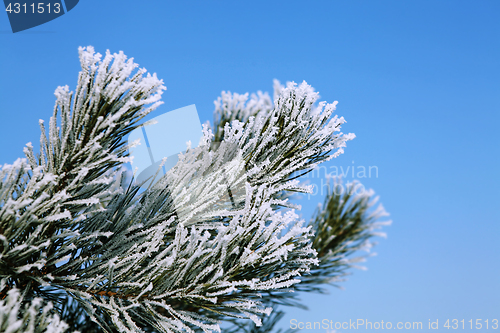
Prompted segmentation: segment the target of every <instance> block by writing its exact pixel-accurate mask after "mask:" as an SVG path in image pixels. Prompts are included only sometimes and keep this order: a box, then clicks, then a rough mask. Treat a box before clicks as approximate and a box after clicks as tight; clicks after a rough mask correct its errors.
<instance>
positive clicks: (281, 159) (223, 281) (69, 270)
mask: <svg viewBox="0 0 500 333" xmlns="http://www.w3.org/2000/svg"><path fill="white" fill-rule="evenodd" d="M80 62H81V64H82V72H80V76H79V81H78V85H77V88H76V91H75V93H74V94H73V93H70V92H69V89H68V88H67V87H63V88H58V89H57V90H56V96H57V102H56V107H55V109H54V114H53V117H52V118H51V120H50V125H49V131H48V136H47V135H46V133H45V128H44V125H43V122H40V126H41V129H42V135H41V148H40V154H39V155H38V156H35V154H34V152H33V148H32V145H31V144H28V145H27V147H26V149H25V154H26V157H27V160H18V161H16V162H15V163H14V164H13V165H5V166H4V167H2V169H1V170H0V279H1V281H2V283H1V285H0V299H4V300H5V299H6V300H7V301H6V302H7V303H5V304H14V303H15V302H24V303H25V304H28V307H29V306H32V307H33V306H35V307H36V304H35V305H29V304H30V303H29V302H32V301H33V300H37V299H39V298H40V299H43V302H45V303H44V304H47V306H49V305H48V304H54V305H53V306H54V310H53V311H52V310H51V311H52V312H51V315H52V314H57V315H58V316H60V318H62V320H64V321H65V322H66V324H61V325H62V326H61V327H63V326H64V327H66V328H67V329H71V330H73V329H85V330H88V331H99V329H98V328H97V327H98V326H96V325H94V324H92V323H95V324H98V325H99V327H100V329H102V330H103V331H105V332H118V331H119V332H137V331H145V332H153V331H159V332H181V331H187V332H193V331H199V330H200V329H201V330H203V331H204V332H211V331H220V327H219V323H220V322H221V320H227V319H228V318H233V319H231V320H232V321H233V322H234V323H237V325H240V324H241V323H242V322H243V320H246V319H251V320H252V321H253V322H254V323H255V325H256V326H255V327H253V328H250V331H252V332H261V331H262V329H263V328H266V329H271V328H272V326H273V325H274V323H275V322H276V321H277V320H278V319H279V316H280V315H279V314H277V315H274V316H271V317H266V316H267V315H269V314H270V312H271V310H272V306H275V305H276V304H282V305H296V306H298V305H300V303H298V301H297V299H296V298H295V297H293V296H289V295H290V293H289V292H288V291H289V290H290V288H292V287H293V286H296V285H297V283H299V282H301V281H302V283H301V284H299V287H296V289H297V290H306V291H309V290H312V291H315V290H317V288H316V287H315V286H314V285H317V284H318V283H323V282H325V281H327V280H328V281H330V280H329V279H330V278H331V277H334V276H336V275H335V274H337V272H338V270H339V269H340V268H342V267H344V266H341V265H340V264H339V263H342V264H343V265H345V263H344V262H342V261H341V260H338V257H339V256H342V255H344V256H346V255H349V254H350V253H351V252H352V251H354V250H356V249H358V248H359V247H360V246H361V245H360V244H358V243H356V241H361V240H364V239H366V238H367V237H369V236H371V235H373V233H372V234H370V235H368V234H367V233H366V232H365V231H366V230H368V229H369V227H367V226H365V225H364V223H365V222H367V221H368V223H370V220H369V219H368V220H367V219H366V217H365V215H363V214H361V215H359V214H358V212H360V211H362V212H365V211H366V210H364V207H365V206H366V205H365V202H364V201H362V200H361V201H359V200H358V199H354V202H358V201H359V202H361V204H354V206H353V207H350V206H349V207H350V208H346V209H347V213H345V212H344V211H343V210H342V209H341V210H338V209H337V210H336V208H335V207H337V206H335V204H330V202H337V201H338V200H340V199H338V198H337V199H332V198H333V197H332V198H330V199H329V204H328V208H327V212H322V213H321V214H320V215H319V217H318V219H317V222H315V223H313V224H312V225H310V226H307V225H305V224H304V222H303V221H301V220H299V218H298V216H297V215H296V214H295V212H294V211H293V209H292V210H281V209H280V207H289V208H296V207H298V206H296V205H295V204H293V203H292V202H290V200H289V199H290V197H289V194H290V193H294V192H304V193H308V192H310V190H311V189H310V188H309V187H307V186H304V185H301V184H300V183H299V181H298V180H297V179H295V178H296V177H297V175H300V174H303V173H307V172H309V171H310V170H312V169H313V168H314V167H315V166H317V165H318V164H319V163H321V162H323V161H325V160H328V159H330V158H333V157H336V156H338V155H339V154H341V153H342V152H343V147H344V146H345V144H346V141H348V140H350V139H352V138H353V137H354V135H352V134H347V135H345V134H343V133H341V132H340V126H341V125H342V124H343V123H344V119H343V118H338V117H337V116H333V112H334V110H335V103H333V104H326V103H323V102H322V103H319V104H316V101H317V99H318V94H317V93H316V92H314V90H313V89H312V87H310V86H308V85H307V84H306V83H305V82H304V83H302V84H301V85H299V86H297V85H296V84H293V83H290V84H288V85H287V86H286V87H281V86H280V85H279V83H275V98H274V103H271V101H270V98H269V97H268V96H267V95H266V94H262V93H259V94H257V95H254V96H252V97H251V99H250V101H249V102H248V103H247V98H248V95H237V94H235V95H231V94H229V93H228V94H223V96H222V98H221V99H219V100H218V104H216V119H217V123H216V126H215V128H216V132H215V134H212V132H211V130H210V129H209V128H208V127H207V126H204V135H203V138H202V140H201V144H200V146H198V147H196V148H193V149H188V150H187V151H186V152H185V153H184V154H181V155H180V156H179V162H178V163H177V165H176V166H175V167H173V168H172V169H171V170H170V171H169V172H168V173H167V175H165V176H163V177H162V178H161V179H159V180H158V181H157V182H156V183H154V185H152V186H151V187H150V188H148V189H147V190H146V191H144V192H140V191H139V189H140V188H139V186H137V185H136V184H134V183H133V180H130V179H127V177H126V175H125V173H123V172H122V171H120V166H121V164H123V163H125V162H127V161H129V158H128V155H127V148H129V147H127V146H126V145H125V144H124V141H123V138H124V136H125V135H127V134H128V133H129V132H130V131H132V130H133V129H134V128H137V126H139V121H140V120H141V119H142V118H143V117H144V116H145V115H146V114H148V113H149V112H150V111H152V110H153V109H154V108H156V107H157V106H158V105H159V103H160V102H159V99H160V97H161V93H162V91H163V90H164V89H165V88H164V87H163V85H162V81H161V80H158V79H157V78H156V76H154V75H153V76H151V75H149V74H148V75H147V76H146V77H144V76H143V74H145V70H143V69H140V70H138V71H137V72H136V73H135V74H133V71H134V70H135V68H136V67H137V65H136V64H134V63H133V61H132V59H129V60H127V59H126V57H125V56H124V55H123V53H119V54H114V55H111V54H110V53H109V52H108V53H107V54H106V56H105V57H104V59H103V60H101V56H100V55H99V54H95V53H94V50H93V49H92V48H91V47H88V48H87V49H83V48H81V49H80ZM73 96H74V97H73ZM58 119H59V123H60V126H57V124H58ZM214 140H215V141H217V144H216V145H214ZM228 189H230V192H229V194H228ZM348 199H349V198H347V199H346V200H348ZM335 200H337V201H335ZM338 205H341V204H340V203H339V204H338ZM342 205H343V204H342ZM342 207H347V206H345V205H343V206H342ZM329 213H331V214H334V215H335V214H337V215H338V214H340V215H339V216H341V218H340V220H338V219H335V218H331V217H330V215H328V214H329ZM351 215H352V216H355V218H353V217H352V216H351ZM358 215H359V216H361V217H359V216H358ZM335 216H336V215H335ZM352 219H354V221H358V220H359V221H361V222H355V223H357V226H356V227H355V228H354V229H353V228H352V227H349V225H350V224H349V223H351V222H350V221H351V220H352ZM332 221H333V222H332ZM344 222H346V223H345V225H343V224H342V223H344ZM339 223H340V224H339ZM327 224H328V227H329V228H330V229H328V227H327V228H326V229H327V231H326V234H325V231H324V230H323V229H325V227H324V226H325V225H327ZM370 225H371V226H373V224H370ZM332 228H333V229H334V231H331V229H332ZM326 229H325V230H326ZM314 232H316V233H317V236H314ZM332 232H333V233H332ZM342 234H343V235H345V236H342V237H340V238H338V242H333V243H332V242H331V239H330V238H332V237H333V235H336V236H339V235H342ZM325 237H326V238H325ZM325 239H326V241H325ZM353 241H354V243H355V245H348V244H350V243H349V242H353ZM346 244H347V245H346ZM318 253H319V259H318V256H317V254H318ZM320 261H321V262H320ZM318 263H321V264H324V265H323V266H320V267H319V268H318V269H314V268H313V267H314V266H315V265H317V264H318ZM332 267H333V268H332ZM311 268H313V270H312V275H311V276H310V277H304V275H307V274H308V273H309V272H311ZM324 274H326V278H322V276H323V275H324ZM325 279H326V280H325ZM301 285H306V287H304V288H302V289H300V288H301V287H300V286H301ZM20 291H22V293H23V296H22V300H21V298H19V297H18V296H17V294H16V293H19V292H20ZM13 300H14V301H13ZM9 302H10V303H9ZM12 302H14V303H12ZM2 304H4V303H2ZM2 306H3V305H2ZM9 306H10V307H9V308H8V311H9V312H8V313H9V317H8V322H9V323H14V322H16V323H17V321H16V320H20V319H19V318H21V317H22V316H23V314H22V311H23V310H19V309H17V308H15V307H12V306H11V305H9ZM44 311H45V310H44ZM47 311H48V310H47ZM42 312H43V311H42ZM47 313H48V312H47ZM53 318H55V317H53ZM42 319H43V318H42ZM88 319H90V320H88ZM35 320H37V319H34V318H32V319H30V320H29V321H27V322H26V321H24V322H22V325H24V326H26V325H32V324H31V323H33V322H35ZM54 320H55V319H54ZM263 320H264V321H263ZM247 321H248V320H247ZM91 322H92V323H91ZM16 325H17V324H16ZM26 327H27V326H26ZM257 327H259V328H257Z"/></svg>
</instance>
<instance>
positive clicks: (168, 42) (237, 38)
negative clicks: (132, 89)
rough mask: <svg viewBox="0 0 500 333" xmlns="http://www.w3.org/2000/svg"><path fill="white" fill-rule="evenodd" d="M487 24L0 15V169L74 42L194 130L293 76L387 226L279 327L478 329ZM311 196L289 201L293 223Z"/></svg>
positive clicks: (453, 4)
mask: <svg viewBox="0 0 500 333" xmlns="http://www.w3.org/2000/svg"><path fill="white" fill-rule="evenodd" d="M499 15H500V2H498V1H486V0H482V1H426V0H419V1H310V2H305V1H253V2H237V1H227V2H222V1H205V2H202V1H190V2H187V1H186V2H181V1H178V2H171V1H147V2H140V1H128V0H122V1H119V2H117V1H102V0H101V1H97V0H87V1H80V3H79V4H78V5H77V6H76V7H75V8H74V9H73V10H72V11H71V12H69V13H67V14H65V15H63V16H61V17H60V18H58V19H56V20H54V21H51V22H48V23H46V24H44V25H41V26H39V27H35V28H33V29H30V30H27V31H25V32H20V33H16V34H12V33H11V31H10V26H9V23H8V19H7V15H6V14H2V15H0V45H1V47H0V75H1V76H0V142H2V148H0V163H2V164H3V163H11V162H12V161H13V160H15V159H16V158H17V157H20V156H22V148H23V146H24V145H25V144H26V143H27V142H28V141H32V142H34V143H36V142H38V140H39V128H38V119H40V118H42V119H45V120H48V119H49V117H50V116H51V114H52V109H53V105H54V100H55V98H54V95H53V93H54V90H55V88H56V87H57V86H59V85H69V86H70V89H74V88H75V85H76V79H77V75H78V71H79V62H78V54H77V48H78V46H86V45H93V46H94V47H95V48H96V50H97V51H98V52H101V53H104V52H105V51H106V49H110V51H111V52H117V51H120V50H123V51H124V52H125V54H127V55H128V56H130V57H134V59H135V61H136V62H138V63H139V64H140V65H141V66H143V67H146V68H147V69H148V70H149V71H151V72H156V73H157V74H158V76H159V77H160V78H162V79H163V80H164V81H165V85H166V86H167V91H166V92H165V94H164V98H163V99H164V101H165V104H164V105H163V106H162V107H161V108H160V109H159V110H158V113H160V112H165V111H168V110H173V109H177V108H180V107H183V106H186V105H190V104H196V107H197V109H198V112H199V115H200V118H201V120H202V122H204V121H205V120H212V111H213V109H214V105H213V100H214V99H216V98H217V96H219V95H220V92H221V91H222V90H230V91H232V92H240V93H244V92H247V91H248V92H253V91H257V90H263V91H270V92H271V90H272V80H273V79H274V78H277V79H279V80H281V81H282V82H285V81H292V80H293V81H295V82H302V81H303V80H306V81H307V82H308V83H310V84H311V85H312V86H314V87H315V88H316V89H317V90H318V91H319V92H320V95H321V100H326V101H328V102H333V101H335V100H338V101H339V104H338V106H337V114H339V115H341V116H344V117H345V119H346V120H347V123H346V124H345V125H344V127H343V130H344V131H345V132H354V133H355V134H356V136H357V138H356V139H354V141H351V142H349V143H348V146H347V148H346V150H345V154H343V155H341V156H340V157H338V158H337V159H335V160H333V161H331V162H329V163H328V164H327V165H326V167H327V170H333V169H332V168H333V166H338V167H340V166H342V167H343V168H344V170H345V169H346V168H347V167H348V166H351V167H352V166H353V165H355V166H356V167H358V166H365V167H369V166H376V167H377V170H378V177H376V176H374V174H372V177H367V178H362V179H359V180H360V181H362V182H363V184H365V185H366V187H370V188H373V189H374V190H375V191H376V193H377V194H378V195H380V197H381V202H382V203H383V204H384V206H385V207H386V209H387V210H388V211H389V212H390V213H391V219H392V220H393V221H394V223H393V225H392V226H390V227H387V228H385V230H384V231H386V232H387V233H388V238H387V239H380V240H379V245H377V247H376V248H375V251H376V252H377V253H378V256H375V257H372V258H370V259H369V260H368V262H367V263H366V266H367V267H368V268H369V269H368V270H367V271H361V270H355V271H353V273H354V274H353V275H352V276H350V277H349V280H348V281H347V282H344V283H343V284H342V285H343V286H344V287H345V290H339V289H336V288H330V291H331V292H330V294H329V295H304V297H303V299H304V302H305V304H306V305H308V306H309V307H310V310H309V311H301V310H300V311H299V310H295V309H288V308H287V309H285V310H286V311H287V313H288V314H287V317H286V318H284V319H283V321H282V322H281V324H280V325H281V327H288V326H289V321H290V320H291V319H296V320H297V321H299V322H300V321H301V322H307V321H321V320H323V319H328V320H333V321H334V322H336V321H339V322H343V321H349V319H351V320H357V319H368V320H370V321H373V322H376V321H378V322H380V321H381V320H384V322H387V321H391V322H392V323H394V325H395V323H397V322H399V321H401V322H406V321H410V322H413V321H421V322H423V323H424V328H426V327H427V325H428V321H429V319H430V320H431V321H435V320H439V326H440V329H439V330H440V331H441V330H442V331H445V330H446V329H445V328H443V327H442V325H443V324H444V322H445V321H446V320H447V319H458V320H462V319H464V320H465V322H466V324H468V325H470V324H469V320H470V319H472V320H473V322H474V323H475V321H476V319H482V320H483V324H484V320H486V319H489V321H490V323H491V320H492V319H495V318H496V319H498V320H500V265H499V259H500V242H499V241H498V237H499V236H500V224H499V222H500V209H499V204H498V201H499V199H500V193H499V192H500V191H499V189H500V177H499V174H498V172H499V170H500V158H499V153H500V150H499V144H500V140H499V139H498V133H499V132H498V124H499V122H500V115H499V114H500V112H499V111H500V98H499V97H500V19H499ZM351 178H352V177H351ZM348 179H349V177H348ZM312 181H313V182H320V180H319V179H312ZM322 199H323V198H322V197H321V195H319V194H318V195H316V196H311V197H310V198H309V199H308V198H304V200H303V201H302V204H303V206H304V207H303V210H302V214H303V216H304V218H306V219H308V218H309V217H310V215H311V213H312V211H313V209H314V207H315V206H316V204H317V202H319V201H322ZM483 329H484V327H483ZM499 329H500V328H499ZM490 330H491V327H490ZM304 331H305V332H306V331H307V332H325V330H322V329H319V330H304ZM339 331H341V332H345V331H347V330H343V329H341V330H339ZM358 331H362V329H359V330H358Z"/></svg>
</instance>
